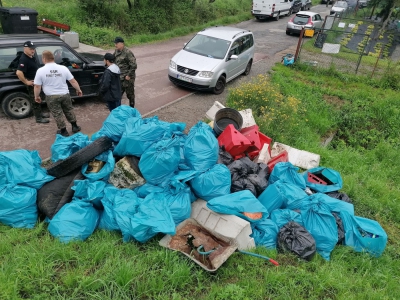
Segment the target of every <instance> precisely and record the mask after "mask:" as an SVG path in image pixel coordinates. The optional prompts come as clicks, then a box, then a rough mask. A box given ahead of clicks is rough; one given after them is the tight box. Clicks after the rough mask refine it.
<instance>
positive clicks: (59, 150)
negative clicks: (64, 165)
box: [50, 132, 89, 162]
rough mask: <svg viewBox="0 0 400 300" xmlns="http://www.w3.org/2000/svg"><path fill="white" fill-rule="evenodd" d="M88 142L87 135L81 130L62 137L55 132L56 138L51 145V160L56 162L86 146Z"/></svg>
mask: <svg viewBox="0 0 400 300" xmlns="http://www.w3.org/2000/svg"><path fill="white" fill-rule="evenodd" d="M88 142H89V137H88V136H87V135H86V134H83V133H82V132H78V133H76V134H73V135H71V136H67V137H64V136H62V135H60V134H57V136H56V140H55V141H54V143H53V145H51V148H50V149H51V161H52V162H56V161H59V160H62V159H66V158H67V157H69V156H71V155H72V154H74V153H75V152H77V151H78V150H80V149H82V148H84V147H86V146H87V145H88Z"/></svg>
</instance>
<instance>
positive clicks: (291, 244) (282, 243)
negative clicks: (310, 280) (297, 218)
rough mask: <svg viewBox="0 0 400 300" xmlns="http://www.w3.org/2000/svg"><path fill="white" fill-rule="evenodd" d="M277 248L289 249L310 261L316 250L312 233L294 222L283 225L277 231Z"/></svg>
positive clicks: (281, 249)
mask: <svg viewBox="0 0 400 300" xmlns="http://www.w3.org/2000/svg"><path fill="white" fill-rule="evenodd" d="M278 249H279V250H280V251H290V252H293V253H294V254H296V255H297V256H299V257H300V258H302V259H305V260H307V261H310V260H311V259H312V258H313V257H314V255H315V252H316V250H317V247H316V244H315V240H314V238H313V237H312V235H311V234H310V233H309V232H308V231H307V229H305V228H304V227H303V226H301V225H300V224H299V223H296V222H289V223H287V224H286V225H284V226H283V227H282V228H281V229H280V230H279V233H278Z"/></svg>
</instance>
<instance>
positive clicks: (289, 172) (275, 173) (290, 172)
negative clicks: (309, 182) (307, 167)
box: [268, 162, 306, 190]
mask: <svg viewBox="0 0 400 300" xmlns="http://www.w3.org/2000/svg"><path fill="white" fill-rule="evenodd" d="M298 171H299V168H298V167H295V166H294V165H292V163H290V162H280V163H277V164H276V165H275V167H274V168H273V169H272V172H271V174H270V176H269V179H268V183H269V184H272V183H274V182H276V181H278V180H280V181H281V182H286V183H291V184H294V185H297V186H298V187H299V188H301V189H302V190H304V189H305V188H306V182H305V180H304V178H303V176H302V175H301V174H300V173H298Z"/></svg>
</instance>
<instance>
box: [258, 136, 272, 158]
mask: <svg viewBox="0 0 400 300" xmlns="http://www.w3.org/2000/svg"><path fill="white" fill-rule="evenodd" d="M258 136H259V137H260V143H261V149H262V147H263V146H264V144H268V145H269V147H268V152H269V155H271V148H272V145H271V144H272V139H271V138H270V137H268V136H266V135H265V134H263V133H262V132H258ZM261 149H260V150H261Z"/></svg>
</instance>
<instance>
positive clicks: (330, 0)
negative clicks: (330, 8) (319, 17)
mask: <svg viewBox="0 0 400 300" xmlns="http://www.w3.org/2000/svg"><path fill="white" fill-rule="evenodd" d="M326 2H329V3H328V4H333V2H334V0H321V4H326Z"/></svg>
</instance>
